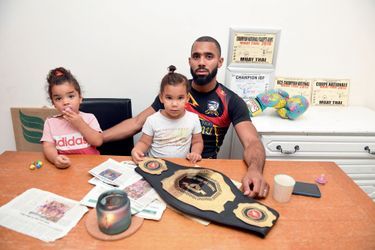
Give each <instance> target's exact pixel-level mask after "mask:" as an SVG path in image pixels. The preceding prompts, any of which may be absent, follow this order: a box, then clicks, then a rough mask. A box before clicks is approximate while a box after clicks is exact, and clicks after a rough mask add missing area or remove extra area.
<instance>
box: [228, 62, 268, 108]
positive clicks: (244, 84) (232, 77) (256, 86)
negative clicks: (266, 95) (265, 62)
mask: <svg viewBox="0 0 375 250" xmlns="http://www.w3.org/2000/svg"><path fill="white" fill-rule="evenodd" d="M225 76H226V85H227V87H228V88H230V89H231V90H232V91H233V92H235V93H236V94H237V95H238V96H240V97H241V98H242V99H243V100H244V101H247V100H249V99H250V98H254V97H256V96H257V95H258V94H260V93H263V92H265V91H268V90H270V89H272V88H273V85H274V80H275V71H274V70H273V69H258V68H253V69H248V68H227V69H226V74H225Z"/></svg>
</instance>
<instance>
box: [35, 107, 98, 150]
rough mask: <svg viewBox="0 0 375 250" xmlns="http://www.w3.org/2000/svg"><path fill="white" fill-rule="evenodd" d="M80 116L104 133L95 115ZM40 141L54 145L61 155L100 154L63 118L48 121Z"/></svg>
mask: <svg viewBox="0 0 375 250" xmlns="http://www.w3.org/2000/svg"><path fill="white" fill-rule="evenodd" d="M79 115H80V116H81V117H82V118H83V120H84V121H85V122H86V123H87V124H88V125H89V126H90V127H91V128H93V129H95V130H97V131H98V132H102V130H101V128H100V125H99V123H98V120H97V119H96V117H95V116H94V115H93V114H90V113H84V112H79ZM40 141H41V142H44V141H46V142H52V143H54V144H55V145H56V149H57V152H58V153H59V154H91V155H92V154H100V153H99V151H98V150H97V149H96V147H94V146H91V145H90V144H88V143H87V141H86V140H85V138H83V136H82V134H81V133H80V132H79V131H78V130H77V129H76V128H74V127H73V126H72V125H71V124H70V123H69V122H68V121H67V120H65V119H64V118H62V117H61V116H60V117H56V116H53V117H50V118H47V119H46V121H45V123H44V129H43V136H42V139H40Z"/></svg>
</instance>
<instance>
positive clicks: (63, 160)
mask: <svg viewBox="0 0 375 250" xmlns="http://www.w3.org/2000/svg"><path fill="white" fill-rule="evenodd" d="M53 164H54V165H55V166H56V167H57V168H68V167H70V164H71V163H70V159H69V158H68V157H67V156H65V155H58V156H56V158H55V160H54V162H53Z"/></svg>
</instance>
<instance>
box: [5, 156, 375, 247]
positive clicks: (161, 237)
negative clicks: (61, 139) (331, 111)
mask: <svg viewBox="0 0 375 250" xmlns="http://www.w3.org/2000/svg"><path fill="white" fill-rule="evenodd" d="M108 157H109V156H78V155H77V156H72V157H71V159H72V163H73V165H72V166H71V167H70V168H68V169H65V170H60V169H56V168H55V167H54V166H52V165H51V164H49V163H48V162H46V160H45V158H44V157H43V155H42V154H41V153H35V152H34V153H31V152H10V151H7V152H4V153H3V154H2V155H0V183H1V194H0V205H4V204H5V203H7V202H9V201H10V200H11V199H13V198H14V197H16V196H17V195H19V194H21V193H23V192H24V191H26V190H27V189H29V188H33V187H35V188H39V189H42V190H46V191H49V192H53V193H55V194H58V195H61V196H64V197H67V198H70V199H74V200H77V201H79V200H81V198H82V197H83V196H84V195H85V194H86V193H87V192H88V191H89V190H90V189H91V188H92V186H91V185H90V184H89V183H88V182H87V181H88V180H89V179H90V178H91V175H90V174H89V173H88V170H90V169H91V168H93V167H94V166H96V165H98V164H100V163H101V162H103V161H105V160H106V159H107V158H108ZM112 158H113V159H115V160H118V161H121V160H126V159H129V158H128V157H120V156H114V157H112ZM36 160H42V161H44V162H45V165H44V166H43V167H42V168H41V169H38V170H34V171H31V170H29V165H30V163H31V162H33V161H36ZM173 161H175V162H176V163H179V164H182V165H190V164H189V162H188V161H186V160H184V159H175V160H173ZM199 165H200V166H202V167H211V168H215V169H216V170H219V171H221V172H222V173H225V174H226V175H227V176H228V177H230V178H232V179H234V180H241V177H242V175H243V174H244V173H245V170H246V167H245V165H244V163H243V162H242V161H241V160H203V161H201V162H200V163H199ZM279 173H285V174H289V175H291V176H293V177H294V178H295V179H296V180H298V181H305V182H313V181H314V179H315V178H316V177H318V176H319V175H320V174H325V176H326V177H327V179H328V181H329V182H328V183H327V184H326V185H324V186H320V190H321V193H322V198H320V199H317V198H310V197H304V196H292V199H291V201H290V202H289V203H277V202H276V201H275V200H274V199H273V198H272V196H271V195H269V196H268V197H267V198H266V199H264V200H262V201H261V202H262V203H264V204H266V205H268V206H270V207H272V208H274V209H276V210H277V211H278V212H279V213H280V218H279V220H278V222H277V223H276V225H275V227H274V228H273V229H272V230H271V231H270V233H269V234H268V235H267V237H266V238H264V239H262V238H259V237H257V236H255V235H253V234H250V233H247V232H243V231H239V230H236V229H231V228H227V227H224V226H220V225H216V224H212V223H211V224H210V225H208V226H203V225H201V224H198V223H197V222H194V221H192V220H190V219H187V218H186V217H184V216H182V215H180V214H178V213H176V212H174V211H172V210H170V209H167V210H166V211H165V213H164V215H163V217H162V219H161V220H160V221H151V220H145V221H144V223H143V225H142V227H141V228H140V230H139V231H138V232H136V233H135V234H134V235H132V236H131V237H129V238H125V239H122V240H119V241H111V242H105V241H100V240H96V239H94V238H92V237H91V236H90V235H89V234H88V233H87V231H86V228H85V223H84V222H85V219H86V216H87V215H85V216H84V217H83V219H82V220H81V221H80V222H79V224H78V225H77V226H76V227H74V228H73V229H72V230H71V231H70V232H69V234H68V235H67V236H66V237H64V238H62V239H60V240H57V241H55V242H52V243H45V242H43V241H40V240H37V239H34V238H32V237H29V236H26V235H23V234H20V233H17V232H15V231H12V230H9V229H7V228H4V227H0V249H24V248H25V249H41V248H43V249H153V250H155V249H258V248H261V249H312V248H316V249H332V248H335V249H343V248H346V249H375V205H374V203H373V202H372V200H371V199H369V197H368V196H367V195H366V194H365V193H364V192H363V191H362V190H361V189H360V188H359V187H358V186H357V185H355V183H354V182H353V181H352V180H351V179H350V178H349V177H348V176H347V175H346V174H345V173H344V172H343V171H342V170H341V169H340V168H339V167H337V165H336V164H334V163H330V162H295V161H293V162H286V161H267V163H266V166H265V170H264V175H265V178H266V179H267V180H268V182H269V183H270V184H271V192H272V189H273V176H274V175H275V174H279Z"/></svg>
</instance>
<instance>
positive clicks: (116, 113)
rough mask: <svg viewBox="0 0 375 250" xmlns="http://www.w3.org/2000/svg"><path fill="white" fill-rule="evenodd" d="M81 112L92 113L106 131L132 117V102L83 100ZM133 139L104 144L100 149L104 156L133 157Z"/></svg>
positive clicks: (121, 100)
mask: <svg viewBox="0 0 375 250" xmlns="http://www.w3.org/2000/svg"><path fill="white" fill-rule="evenodd" d="M80 110H81V111H82V112H86V113H92V114H94V115H95V116H96V119H98V122H99V124H100V127H101V129H102V130H103V131H104V130H106V129H108V128H111V127H113V126H114V125H116V124H118V123H119V122H121V121H123V120H125V119H128V118H131V117H132V105H131V100H130V99H127V98H83V101H82V103H81V106H80ZM133 147H134V141H133V137H129V138H126V139H124V140H119V141H112V142H107V143H104V144H103V145H102V146H100V147H98V150H99V151H100V153H101V154H102V155H131V150H132V148H133Z"/></svg>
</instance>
